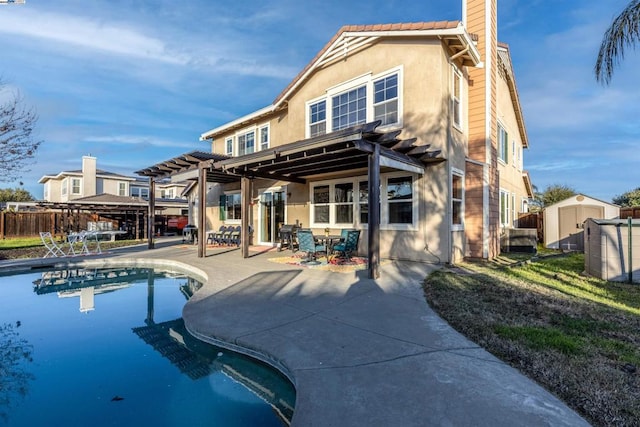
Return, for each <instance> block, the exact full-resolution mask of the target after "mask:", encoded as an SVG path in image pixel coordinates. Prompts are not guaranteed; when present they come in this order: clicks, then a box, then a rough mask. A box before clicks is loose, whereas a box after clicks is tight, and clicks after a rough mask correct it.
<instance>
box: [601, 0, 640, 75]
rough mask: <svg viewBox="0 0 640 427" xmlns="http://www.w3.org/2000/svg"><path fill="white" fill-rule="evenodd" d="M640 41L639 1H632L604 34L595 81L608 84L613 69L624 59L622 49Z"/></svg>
mask: <svg viewBox="0 0 640 427" xmlns="http://www.w3.org/2000/svg"><path fill="white" fill-rule="evenodd" d="M638 41H640V0H632V1H631V2H630V3H629V4H628V5H627V7H625V8H624V10H623V11H622V12H621V13H620V15H618V16H617V17H616V19H614V20H613V22H612V23H611V26H610V27H609V29H607V31H606V32H605V33H604V37H603V38H602V44H601V45H600V52H598V59H597V61H596V66H595V73H596V80H598V81H599V82H601V83H604V84H609V82H610V81H611V76H612V75H613V69H614V68H615V66H616V65H618V63H619V62H620V61H621V60H622V59H623V58H624V48H625V47H630V46H633V45H634V44H635V43H636V42H638Z"/></svg>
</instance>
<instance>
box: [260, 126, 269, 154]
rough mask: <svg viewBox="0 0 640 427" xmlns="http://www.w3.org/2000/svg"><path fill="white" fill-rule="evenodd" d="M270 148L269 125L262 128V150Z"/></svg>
mask: <svg viewBox="0 0 640 427" xmlns="http://www.w3.org/2000/svg"><path fill="white" fill-rule="evenodd" d="M268 148H269V125H265V126H262V127H261V128H260V150H266V149H268Z"/></svg>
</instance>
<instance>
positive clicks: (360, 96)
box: [306, 67, 402, 137]
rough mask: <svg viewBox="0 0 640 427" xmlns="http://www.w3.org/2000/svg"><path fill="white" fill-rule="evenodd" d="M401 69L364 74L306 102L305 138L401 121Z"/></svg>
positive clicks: (396, 123) (388, 124)
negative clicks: (374, 122) (375, 121)
mask: <svg viewBox="0 0 640 427" xmlns="http://www.w3.org/2000/svg"><path fill="white" fill-rule="evenodd" d="M401 70H402V68H401V67H397V68H395V69H392V70H389V71H386V72H385V73H381V74H378V75H375V76H373V75H371V74H366V75H363V76H360V77H357V78H354V79H352V80H350V81H349V82H345V83H343V84H340V85H337V86H335V87H333V88H330V89H328V90H327V91H326V96H324V97H321V98H319V99H315V100H312V101H309V102H307V107H306V108H307V135H308V137H314V136H317V135H322V134H325V133H327V132H333V131H336V130H340V129H345V128H348V127H351V126H355V125H358V124H362V123H366V122H370V121H374V120H380V121H381V126H393V125H398V124H400V122H401V121H402V118H401V116H402V97H401V93H402V90H401V89H402V73H401Z"/></svg>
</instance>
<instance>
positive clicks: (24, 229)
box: [0, 211, 97, 239]
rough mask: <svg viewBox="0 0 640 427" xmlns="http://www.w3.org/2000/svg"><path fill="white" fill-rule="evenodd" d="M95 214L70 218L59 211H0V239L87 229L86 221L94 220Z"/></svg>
mask: <svg viewBox="0 0 640 427" xmlns="http://www.w3.org/2000/svg"><path fill="white" fill-rule="evenodd" d="M65 219H66V222H65ZM96 219H97V218H96V215H92V214H88V213H77V214H74V215H73V216H72V217H71V219H70V218H69V217H68V216H65V215H64V214H63V213H61V212H11V211H2V212H0V239H6V238H13V237H38V236H40V232H41V231H49V232H50V233H51V234H53V235H62V234H64V233H66V232H69V231H79V230H86V229H87V222H89V221H96Z"/></svg>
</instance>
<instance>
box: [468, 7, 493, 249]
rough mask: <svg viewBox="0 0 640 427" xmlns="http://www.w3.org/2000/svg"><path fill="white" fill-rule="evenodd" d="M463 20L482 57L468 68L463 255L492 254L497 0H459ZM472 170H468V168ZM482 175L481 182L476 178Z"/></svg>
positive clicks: (479, 178)
mask: <svg viewBox="0 0 640 427" xmlns="http://www.w3.org/2000/svg"><path fill="white" fill-rule="evenodd" d="M462 7H463V11H462V16H463V18H462V19H463V21H464V24H465V26H466V28H467V31H468V32H469V33H470V34H472V35H475V36H477V40H478V41H477V47H478V51H479V52H480V55H481V56H480V57H481V60H482V62H483V65H484V66H483V67H481V68H469V105H470V106H472V107H470V108H469V158H470V159H471V160H472V162H468V163H467V166H468V167H467V171H468V173H467V174H466V179H467V181H468V182H467V184H472V182H470V180H474V182H473V183H474V184H476V185H468V186H467V187H466V188H468V189H472V188H473V189H472V190H471V191H470V192H468V193H467V194H466V195H465V197H466V200H467V201H468V202H467V203H466V204H465V225H469V226H470V227H469V228H467V227H465V228H466V229H467V230H468V234H467V237H468V243H469V245H468V253H467V255H468V256H471V257H474V258H485V259H486V258H489V259H490V258H493V257H495V256H497V255H498V254H499V251H500V247H499V238H498V237H499V229H500V205H499V202H500V191H499V177H498V156H497V121H496V82H497V76H498V74H497V60H498V56H497V48H498V23H497V20H498V14H497V0H463V3H462ZM469 172H471V173H469ZM479 181H482V185H481V186H478V185H477V183H478V182H479Z"/></svg>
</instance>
